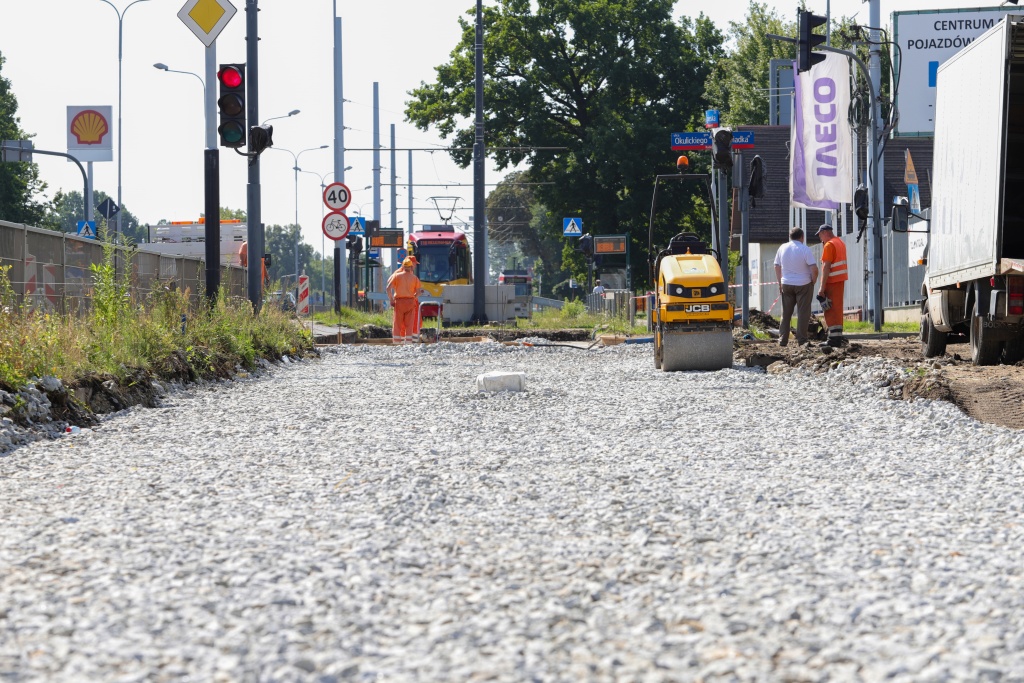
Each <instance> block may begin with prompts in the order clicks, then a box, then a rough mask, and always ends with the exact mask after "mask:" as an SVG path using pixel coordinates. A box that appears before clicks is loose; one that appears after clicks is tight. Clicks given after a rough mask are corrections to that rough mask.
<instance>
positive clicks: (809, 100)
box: [789, 52, 853, 209]
mask: <svg viewBox="0 0 1024 683" xmlns="http://www.w3.org/2000/svg"><path fill="white" fill-rule="evenodd" d="M795 68H796V67H795V65H794V70H795ZM795 94H796V101H795V103H794V110H795V113H796V116H795V120H794V125H793V128H792V132H791V143H792V144H791V145H790V155H789V196H790V201H791V202H792V204H793V205H794V206H802V207H804V208H807V209H838V208H839V205H840V204H843V203H847V204H848V203H850V202H852V201H853V142H852V140H853V137H852V135H851V132H850V119H849V111H850V63H849V61H847V58H846V57H844V56H843V55H838V54H835V53H833V52H829V53H826V55H825V60H824V61H822V62H819V63H818V64H815V65H814V66H812V67H811V69H810V71H805V72H804V73H802V74H798V75H797V78H796V82H795Z"/></svg>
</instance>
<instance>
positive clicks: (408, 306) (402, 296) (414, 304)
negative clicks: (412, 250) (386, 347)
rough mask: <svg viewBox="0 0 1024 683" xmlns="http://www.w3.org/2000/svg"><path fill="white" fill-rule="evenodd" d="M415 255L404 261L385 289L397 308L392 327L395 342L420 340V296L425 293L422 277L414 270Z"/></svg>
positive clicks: (389, 299)
mask: <svg viewBox="0 0 1024 683" xmlns="http://www.w3.org/2000/svg"><path fill="white" fill-rule="evenodd" d="M413 266H415V259H414V257H411V256H410V257H407V258H406V259H405V260H404V261H402V267H401V268H399V269H398V270H396V271H395V272H394V273H393V274H392V275H391V277H390V278H388V285H387V287H385V288H384V289H385V291H386V292H387V293H388V301H390V302H391V307H392V308H394V309H395V322H394V324H393V325H392V327H391V341H392V343H395V344H414V343H416V342H417V341H418V340H419V334H420V331H419V320H418V318H419V296H420V294H423V293H424V289H423V287H422V286H421V285H420V279H419V278H418V277H416V273H415V272H413Z"/></svg>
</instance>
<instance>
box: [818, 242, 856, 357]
mask: <svg viewBox="0 0 1024 683" xmlns="http://www.w3.org/2000/svg"><path fill="white" fill-rule="evenodd" d="M817 234H818V238H819V239H820V240H821V242H822V244H823V245H824V247H823V249H822V252H821V286H820V287H819V288H818V301H819V302H821V304H822V311H823V312H824V313H825V325H826V326H827V327H828V341H826V342H825V343H824V344H822V347H825V346H829V347H833V348H835V347H838V346H843V345H844V344H846V343H847V341H846V338H845V337H843V289H844V287H845V285H846V281H847V280H848V279H849V277H850V276H849V274H848V273H847V269H846V244H844V243H843V240H841V239H839V238H838V237H836V236H835V234H833V232H832V226H831V225H822V226H821V227H820V228H818V233H817Z"/></svg>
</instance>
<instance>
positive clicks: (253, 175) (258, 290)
mask: <svg viewBox="0 0 1024 683" xmlns="http://www.w3.org/2000/svg"><path fill="white" fill-rule="evenodd" d="M258 4H259V3H258V0H245V41H246V45H245V59H246V71H247V72H248V75H247V78H248V82H247V83H246V104H247V106H248V121H249V122H250V123H251V122H254V121H259V120H260V114H259V106H258V103H259V85H258V84H259V22H258V12H259V8H258V7H257V5H258ZM245 212H246V236H247V238H248V240H249V247H248V250H249V271H248V272H249V277H248V283H247V284H248V287H247V289H248V293H249V302H250V303H251V304H252V308H253V311H254V312H257V313H258V312H259V310H260V307H261V306H262V304H263V268H262V267H260V260H261V259H262V258H263V224H262V216H261V211H260V158H259V157H258V156H256V157H253V158H251V159H250V160H249V184H248V185H247V186H246V208H245ZM219 214H220V210H219V209H218V215H219Z"/></svg>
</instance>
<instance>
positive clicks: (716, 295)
mask: <svg viewBox="0 0 1024 683" xmlns="http://www.w3.org/2000/svg"><path fill="white" fill-rule="evenodd" d="M655 272H656V273H657V274H658V286H657V292H656V300H655V305H654V307H653V311H652V314H653V316H654V367H656V368H660V369H662V370H664V371H665V372H677V371H680V370H721V369H723V368H728V367H732V326H733V307H732V304H730V303H729V301H728V299H727V296H726V294H727V291H728V290H727V289H726V287H725V278H724V277H723V276H722V269H721V267H719V265H718V261H717V260H716V259H715V257H714V255H712V254H711V253H709V251H708V248H707V246H706V245H705V244H704V243H703V242H701V241H700V238H699V237H698V236H697V235H695V234H693V233H680V234H678V235H676V236H675V237H673V238H672V240H671V241H670V242H669V245H668V247H667V248H666V249H664V250H662V251H661V253H659V254H658V258H657V261H656V264H655Z"/></svg>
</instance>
